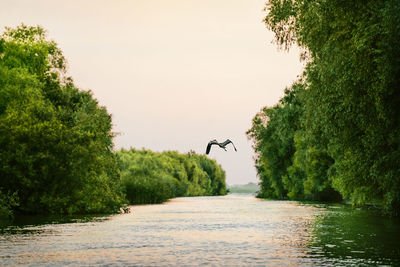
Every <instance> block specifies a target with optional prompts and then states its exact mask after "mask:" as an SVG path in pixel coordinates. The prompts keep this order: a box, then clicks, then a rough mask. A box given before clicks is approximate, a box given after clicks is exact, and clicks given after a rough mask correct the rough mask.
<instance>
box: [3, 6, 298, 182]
mask: <svg viewBox="0 0 400 267" xmlns="http://www.w3.org/2000/svg"><path fill="white" fill-rule="evenodd" d="M264 5H265V0H131V1H129V0H114V1H109V0H108V1H105V0H101V1H100V0H80V1H77V0H69V1H56V0H35V1H33V0H1V8H0V27H1V30H0V31H1V32H3V30H4V27H5V26H10V27H15V26H17V25H19V24H20V23H22V22H23V23H25V24H27V25H40V26H42V27H44V28H45V29H46V30H47V31H48V35H49V38H50V39H53V40H54V41H56V42H57V43H58V45H59V47H60V48H61V49H62V51H63V53H64V56H65V57H66V59H67V61H68V65H69V67H68V74H69V75H70V76H72V77H73V79H74V81H75V84H76V85H77V86H78V87H79V88H81V89H83V90H88V89H90V90H92V92H93V93H94V96H95V98H97V99H98V101H99V103H100V104H101V105H103V106H106V107H107V110H108V112H109V113H111V114H112V116H113V124H114V128H113V129H114V132H118V133H119V135H118V136H117V137H116V138H115V140H114V143H115V148H116V149H119V148H121V147H124V148H127V149H129V148H130V147H134V148H138V149H140V148H142V147H144V148H148V149H151V150H154V151H164V150H177V151H179V152H181V153H186V152H188V151H190V150H194V151H196V152H197V153H205V149H206V145H207V143H208V141H210V140H212V139H217V140H218V141H220V142H222V141H224V140H225V139H227V138H229V139H231V140H232V141H233V142H234V144H235V145H236V147H237V149H238V152H235V151H234V150H233V147H231V146H228V152H225V151H223V150H221V149H219V148H218V147H213V148H212V150H211V153H210V155H209V157H210V158H213V159H216V160H217V162H218V163H219V164H221V165H222V167H223V168H224V170H225V171H226V175H227V177H226V180H227V183H228V184H229V185H232V184H246V183H248V182H257V181H258V179H257V177H256V171H255V169H254V161H253V159H252V157H253V155H254V152H253V149H252V148H251V145H252V143H251V142H250V141H248V140H247V137H246V135H245V132H246V131H247V130H248V129H249V128H250V127H251V120H252V118H253V117H254V115H255V114H256V113H257V112H258V111H259V110H260V109H261V108H262V107H263V106H272V105H274V104H276V103H277V102H278V100H279V98H280V97H282V96H283V90H284V88H285V87H286V86H290V84H291V83H292V82H293V81H295V80H296V79H297V76H298V75H299V74H300V73H301V72H302V68H303V65H302V64H301V63H300V61H299V53H298V50H296V49H292V50H291V52H289V53H288V52H284V51H279V50H278V49H277V47H276V45H275V44H272V43H271V41H272V40H273V34H272V33H271V32H269V31H268V30H267V29H266V27H265V25H264V23H263V22H262V19H263V17H264V16H265V12H264V11H263V8H264Z"/></svg>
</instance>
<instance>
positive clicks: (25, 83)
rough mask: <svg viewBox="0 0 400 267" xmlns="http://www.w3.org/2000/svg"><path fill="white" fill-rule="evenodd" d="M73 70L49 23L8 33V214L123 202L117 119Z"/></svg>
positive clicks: (4, 141)
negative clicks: (46, 26) (68, 73)
mask: <svg viewBox="0 0 400 267" xmlns="http://www.w3.org/2000/svg"><path fill="white" fill-rule="evenodd" d="M65 73H66V61H65V59H64V57H63V55H62V53H61V50H60V49H59V48H58V47H57V45H56V43H55V42H53V41H50V40H48V39H47V37H46V33H45V31H44V30H43V29H42V28H40V27H28V26H25V25H21V26H19V27H17V28H15V29H11V28H6V31H5V32H4V33H3V35H1V36H0V162H1V163H0V204H1V206H2V207H1V209H2V210H3V211H2V214H3V215H4V214H7V213H9V214H10V213H11V211H12V210H18V211H20V212H24V213H94V212H110V211H114V210H117V209H118V208H119V206H120V204H121V203H122V201H123V197H122V193H121V185H120V175H119V169H118V161H117V158H116V156H115V155H114V153H113V151H112V148H113V143H112V137H113V134H112V132H111V116H110V115H109V114H108V113H107V111H106V109H105V108H104V107H101V106H99V105H98V103H97V101H96V100H95V99H94V98H93V96H92V94H91V93H90V92H85V91H80V90H78V89H77V88H76V87H75V86H74V84H73V82H72V79H71V78H69V77H66V74H65Z"/></svg>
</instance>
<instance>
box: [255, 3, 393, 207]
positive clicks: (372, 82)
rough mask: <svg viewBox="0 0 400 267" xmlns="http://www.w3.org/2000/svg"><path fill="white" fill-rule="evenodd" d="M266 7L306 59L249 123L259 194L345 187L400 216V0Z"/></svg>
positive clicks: (279, 32) (282, 36)
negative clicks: (296, 76)
mask: <svg viewBox="0 0 400 267" xmlns="http://www.w3.org/2000/svg"><path fill="white" fill-rule="evenodd" d="M266 9H267V11H268V13H267V16H266V19H265V22H266V25H267V28H269V29H270V30H272V31H273V32H274V33H275V37H276V43H277V44H278V46H279V47H281V48H284V49H289V48H290V46H291V45H293V44H297V45H298V46H299V47H301V48H302V50H303V53H302V58H303V60H305V62H306V67H305V70H304V73H303V75H302V78H301V79H300V81H298V82H297V83H296V84H295V85H293V86H292V88H291V89H290V90H287V91H286V94H285V97H284V98H283V99H282V100H281V102H280V104H278V105H277V106H275V107H273V108H264V109H263V111H262V112H260V113H259V114H257V115H256V117H255V119H254V120H253V127H252V128H251V129H250V130H249V132H248V135H249V137H250V138H251V139H253V140H254V142H255V150H256V152H257V154H258V158H257V160H256V166H257V169H258V173H259V176H260V178H261V185H262V191H261V194H262V195H264V196H268V197H289V198H300V199H303V198H307V196H308V197H310V196H311V195H313V197H312V198H317V199H321V198H322V199H324V198H325V197H327V196H328V195H330V196H335V195H336V192H339V193H340V195H341V196H342V197H343V198H344V199H348V200H350V201H352V203H353V204H356V205H363V204H376V205H380V206H382V207H383V209H384V210H385V211H386V212H387V213H388V214H391V215H399V214H400V193H399V192H400V190H399V189H400V165H399V164H398V163H399V162H400V134H399V133H400V132H399V131H400V121H399V120H400V91H399V79H400V73H399V66H400V64H399V63H400V62H399V59H400V57H399V51H400V44H399V42H400V36H399V34H400V29H399V27H400V26H399V25H400V24H399V22H400V12H399V11H400V1H398V0H389V1H342V0H332V1H323V0H307V1H304V0H303V1H292V0H283V1H281V0H270V1H269V2H268V3H267V5H266ZM300 87H301V89H300ZM293 97H294V99H292V98H293ZM285 99H286V100H285ZM288 99H291V100H290V101H289V102H288V101H287V100H288ZM293 119H294V120H293ZM291 120H293V121H291ZM318 192H319V193H318ZM310 194H311V195H310ZM327 194H328V195H327ZM335 198H336V196H335Z"/></svg>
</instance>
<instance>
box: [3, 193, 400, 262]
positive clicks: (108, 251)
mask: <svg viewBox="0 0 400 267" xmlns="http://www.w3.org/2000/svg"><path fill="white" fill-rule="evenodd" d="M131 209H132V212H131V213H129V214H119V215H112V216H83V217H82V216H80V217H78V216H75V217H62V218H57V217H19V218H17V220H16V221H15V222H14V223H13V224H12V225H3V226H2V227H0V265H4V266H8V265H11V266H15V265H29V266H53V265H71V266H76V265H90V266H92V265H101V266H102V265H120V266H127V265H128V266H129V265H130V266H201V265H207V266H208V265H213V266H215V265H217V266H265V265H267V266H288V265H294V266H323V265H357V266H358V265H364V266H365V265H374V266H375V265H399V264H400V246H399V237H400V223H399V221H396V220H392V219H388V218H383V217H380V216H379V215H378V214H376V212H374V211H369V210H360V209H352V208H349V207H345V206H343V205H323V204H302V203H298V202H293V201H268V200H260V199H256V198H254V197H253V196H250V195H228V196H222V197H193V198H176V199H172V200H170V201H168V202H166V203H164V204H160V205H140V206H132V207H131Z"/></svg>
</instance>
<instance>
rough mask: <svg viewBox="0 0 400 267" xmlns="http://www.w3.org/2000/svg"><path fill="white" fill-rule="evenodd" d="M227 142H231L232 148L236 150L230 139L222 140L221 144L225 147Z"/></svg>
mask: <svg viewBox="0 0 400 267" xmlns="http://www.w3.org/2000/svg"><path fill="white" fill-rule="evenodd" d="M229 143H231V144H232V145H233V148H234V149H235V151H237V149H236V147H235V145H234V144H233V142H232V141H231V140H229V139H226V141H225V142H222V143H221V145H222V146H224V147H225V146H226V145H228V144H229Z"/></svg>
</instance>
